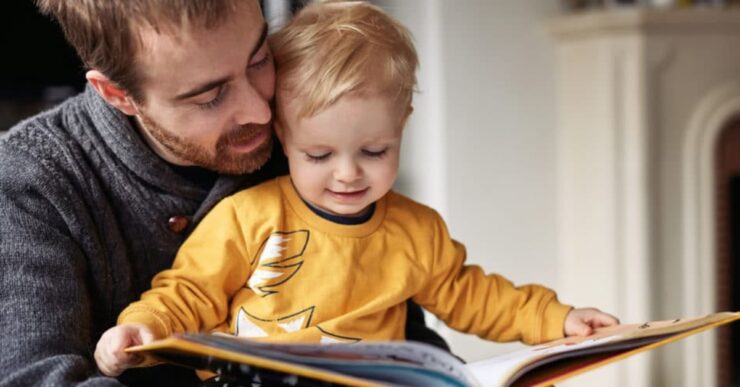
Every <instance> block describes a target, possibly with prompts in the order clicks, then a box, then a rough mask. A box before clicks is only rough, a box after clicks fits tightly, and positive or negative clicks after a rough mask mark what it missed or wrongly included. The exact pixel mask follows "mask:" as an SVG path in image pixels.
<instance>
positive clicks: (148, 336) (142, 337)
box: [137, 326, 156, 345]
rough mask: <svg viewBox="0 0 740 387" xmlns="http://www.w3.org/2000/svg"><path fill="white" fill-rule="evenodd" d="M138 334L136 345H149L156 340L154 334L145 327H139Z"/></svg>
mask: <svg viewBox="0 0 740 387" xmlns="http://www.w3.org/2000/svg"><path fill="white" fill-rule="evenodd" d="M138 334H139V335H138V336H139V337H138V340H137V344H139V345H142V344H149V343H151V342H153V341H154V340H155V339H156V338H155V337H154V333H153V332H152V331H151V330H150V329H149V328H147V327H145V326H140V327H139V331H138Z"/></svg>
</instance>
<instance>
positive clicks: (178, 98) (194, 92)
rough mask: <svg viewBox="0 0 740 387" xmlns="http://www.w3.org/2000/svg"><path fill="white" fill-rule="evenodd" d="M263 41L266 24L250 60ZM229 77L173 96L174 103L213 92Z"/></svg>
mask: <svg viewBox="0 0 740 387" xmlns="http://www.w3.org/2000/svg"><path fill="white" fill-rule="evenodd" d="M265 40H267V23H263V24H262V32H261V33H260V37H259V39H258V40H257V44H255V45H254V47H253V48H252V52H250V53H249V57H250V58H252V57H253V56H254V54H256V53H257V51H259V49H260V48H261V47H262V45H263V44H265ZM229 79H230V78H229V77H223V78H220V79H216V80H213V81H210V82H207V83H205V84H203V85H200V86H196V87H195V88H193V89H192V90H189V91H186V92H184V93H182V94H178V95H176V96H175V98H174V100H175V101H182V100H185V99H188V98H191V97H195V96H196V95H199V94H203V93H205V92H207V91H210V90H213V89H215V88H217V87H220V86H221V85H223V84H225V83H226V82H228V81H229Z"/></svg>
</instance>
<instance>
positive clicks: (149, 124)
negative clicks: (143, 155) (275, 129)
mask: <svg viewBox="0 0 740 387" xmlns="http://www.w3.org/2000/svg"><path fill="white" fill-rule="evenodd" d="M138 113H139V119H140V120H141V123H142V126H144V128H142V129H143V130H145V131H147V132H148V133H149V134H150V135H151V136H152V137H154V139H155V140H157V142H159V143H160V144H161V145H162V146H163V147H165V148H166V149H167V150H168V151H170V153H172V154H173V155H175V156H177V157H178V158H180V159H182V160H185V161H188V162H190V163H192V164H194V165H197V166H199V167H203V168H206V169H210V170H213V171H216V172H219V173H224V174H230V175H240V174H244V173H251V172H254V171H256V170H258V169H260V168H261V167H262V166H263V165H265V163H266V162H267V160H269V159H270V154H271V152H272V136H271V135H269V134H268V136H267V140H266V141H265V142H263V143H262V144H260V145H259V146H257V148H255V149H254V150H252V151H251V152H249V153H248V154H234V153H233V151H232V150H231V144H241V143H243V142H244V141H245V140H248V139H251V138H254V137H255V136H257V135H259V133H260V132H262V131H263V130H267V131H268V132H269V131H270V130H271V129H270V124H261V125H260V124H246V125H242V126H240V127H237V128H235V129H232V130H230V131H229V132H228V133H226V134H224V135H222V136H221V137H219V139H218V141H217V142H216V149H215V150H214V152H213V153H211V152H209V151H208V149H206V148H204V147H203V146H201V145H200V144H196V143H192V142H188V141H187V140H185V139H183V138H182V137H179V136H177V135H175V134H174V133H172V132H170V131H168V130H166V129H164V127H162V126H161V125H159V124H158V123H157V122H155V121H154V120H153V119H151V118H150V117H149V116H147V115H145V114H144V113H142V112H141V111H140V110H139V111H138Z"/></svg>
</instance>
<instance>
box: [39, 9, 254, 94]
mask: <svg viewBox="0 0 740 387" xmlns="http://www.w3.org/2000/svg"><path fill="white" fill-rule="evenodd" d="M35 1H36V5H37V6H38V8H39V9H40V10H41V12H42V13H44V14H46V15H51V16H53V17H54V18H55V19H56V20H57V21H58V22H59V24H60V25H61V27H62V30H63V31H64V35H65V36H66V38H67V41H69V43H70V44H71V45H72V47H74V48H75V50H77V54H78V55H79V56H80V58H81V59H82V61H83V63H84V64H85V66H86V67H87V68H90V69H95V70H98V71H100V72H101V73H103V74H105V76H106V77H108V78H109V79H110V80H112V81H113V82H115V83H116V84H117V85H118V86H119V87H121V88H122V89H124V90H126V92H127V93H128V94H129V95H131V96H132V97H133V98H134V99H135V100H137V101H142V100H143V95H142V92H141V74H140V73H139V69H138V68H137V66H136V58H137V54H138V52H139V50H140V49H141V48H142V43H141V37H140V35H139V33H138V29H139V28H140V27H142V26H145V25H148V26H150V27H151V28H153V29H154V30H155V31H157V32H162V31H163V30H165V31H166V29H167V28H168V27H181V26H184V25H195V26H198V27H205V28H213V27H214V26H216V25H217V24H219V23H220V22H222V21H223V20H225V19H226V18H227V17H228V16H229V15H231V14H233V13H234V11H235V10H236V7H237V6H238V3H239V2H240V0H35Z"/></svg>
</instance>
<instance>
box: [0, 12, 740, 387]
mask: <svg viewBox="0 0 740 387" xmlns="http://www.w3.org/2000/svg"><path fill="white" fill-rule="evenodd" d="M303 3H304V1H300V0H294V1H287V0H263V9H264V11H265V13H266V19H267V20H268V22H269V23H270V24H271V28H272V29H275V28H279V26H280V25H281V23H282V22H283V21H284V20H285V19H286V18H287V17H289V15H290V14H291V13H292V12H294V11H295V10H296V9H298V8H300V7H301V6H302V4H303ZM374 3H376V4H378V5H380V6H381V7H384V8H385V9H387V10H388V11H389V12H390V13H391V14H393V15H394V16H395V17H397V18H398V19H399V20H400V21H401V22H402V23H404V24H405V25H406V26H407V27H408V28H409V29H410V30H411V32H412V33H413V35H414V37H415V43H416V45H417V50H418V52H419V54H420V60H421V68H420V72H419V93H418V94H417V95H416V96H415V102H414V105H415V112H414V114H413V116H412V118H411V120H410V122H409V125H408V128H407V129H406V130H407V132H406V134H405V139H404V141H405V143H404V150H403V159H402V171H401V174H400V178H399V181H398V185H397V188H398V189H399V190H400V191H402V192H404V193H406V194H408V195H410V196H411V197H413V198H415V199H417V200H419V201H421V202H423V203H426V204H428V205H430V206H432V207H434V208H436V209H437V210H438V211H439V212H440V213H441V214H442V215H443V216H444V217H445V219H446V220H447V222H448V225H449V228H450V231H451V233H452V235H453V236H454V237H455V238H456V239H458V240H459V241H461V242H462V243H464V244H465V245H466V246H467V249H468V255H469V261H470V262H473V263H477V264H480V265H482V266H483V267H484V268H485V269H486V270H488V271H495V272H498V273H501V274H503V275H505V276H506V277H508V278H510V279H511V280H512V281H513V282H515V283H517V284H523V283H530V282H536V283H541V284H544V285H546V286H549V287H551V288H553V289H556V290H557V291H558V293H559V296H560V299H561V301H563V302H566V303H571V304H574V305H576V306H596V307H599V308H601V309H603V310H606V311H609V312H611V313H614V314H616V315H618V316H619V317H620V318H621V319H622V320H623V321H624V322H643V321H647V320H655V319H673V318H677V317H688V316H694V315H701V314H705V313H710V312H714V311H718V310H740V281H734V279H735V278H736V277H738V276H740V264H738V262H740V49H738V47H740V10H739V9H738V8H735V4H734V3H735V2H733V1H719V0H714V1H688V0H651V1H608V0H601V1H597V0H591V1H589V0H581V1H578V0H570V1H567V0H562V1H555V0H547V1H545V0H522V1H508V0H467V1H465V2H458V1H451V0H376V1H374ZM0 20H2V23H0V28H2V33H0V43H1V44H2V47H3V53H4V55H3V60H2V61H0V70H1V71H0V131H2V130H6V129H8V128H10V127H11V126H12V125H14V124H15V123H16V122H18V121H19V120H21V119H23V118H24V117H27V116H30V115H32V114H34V113H35V112H37V111H39V110H42V109H45V108H48V107H50V106H53V105H55V104H57V103H58V102H59V101H61V100H63V99H64V98H66V97H67V96H69V95H73V94H75V93H77V92H78V91H79V90H81V89H82V88H83V87H84V71H83V68H82V66H81V64H80V63H79V61H78V60H77V58H76V56H75V54H74V51H73V50H72V49H71V48H70V47H69V46H67V44H66V43H65V42H64V39H63V36H62V35H61V32H60V31H59V28H58V27H57V26H56V25H55V24H54V23H53V22H51V21H50V20H47V19H46V18H44V17H42V16H40V15H38V14H37V13H36V11H35V8H34V7H33V5H32V2H31V1H17V0H16V1H11V2H8V3H7V4H6V5H5V10H4V12H3V13H2V14H1V15H0ZM429 323H430V325H432V326H434V327H435V329H437V330H438V331H439V332H441V333H442V334H443V335H444V336H445V337H446V338H447V340H448V341H449V342H450V343H451V345H452V347H453V351H454V352H455V353H456V354H458V355H460V356H461V357H463V358H465V359H466V360H469V361H472V360H477V359H482V358H485V357H489V356H492V355H495V354H499V353H505V352H509V351H513V350H515V349H517V348H519V347H520V344H492V343H487V342H485V341H482V340H480V339H477V338H474V337H470V336H465V335H462V334H459V333H455V332H452V331H451V330H449V329H447V328H446V327H445V326H444V324H442V323H440V322H438V321H436V320H433V319H432V318H430V319H429ZM738 337H740V334H738V330H737V328H735V329H734V330H733V331H730V330H729V329H723V330H715V331H713V332H707V333H704V334H701V335H699V336H698V337H695V338H692V339H689V340H684V341H682V342H680V343H674V344H671V345H670V346H668V347H666V348H663V349H659V350H655V351H652V352H650V353H648V354H643V355H639V356H637V357H635V358H634V359H630V360H627V361H623V362H619V363H617V364H614V365H611V366H608V367H605V368H604V369H600V370H597V371H594V372H589V373H587V374H585V375H583V376H579V377H576V378H574V379H572V380H571V381H568V382H566V383H562V385H564V386H592V385H599V386H611V385H613V386H623V385H629V386H678V385H680V386H687V387H688V386H692V387H693V386H713V385H717V386H740V370H738V367H737V365H738V364H740V344H739V343H738Z"/></svg>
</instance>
